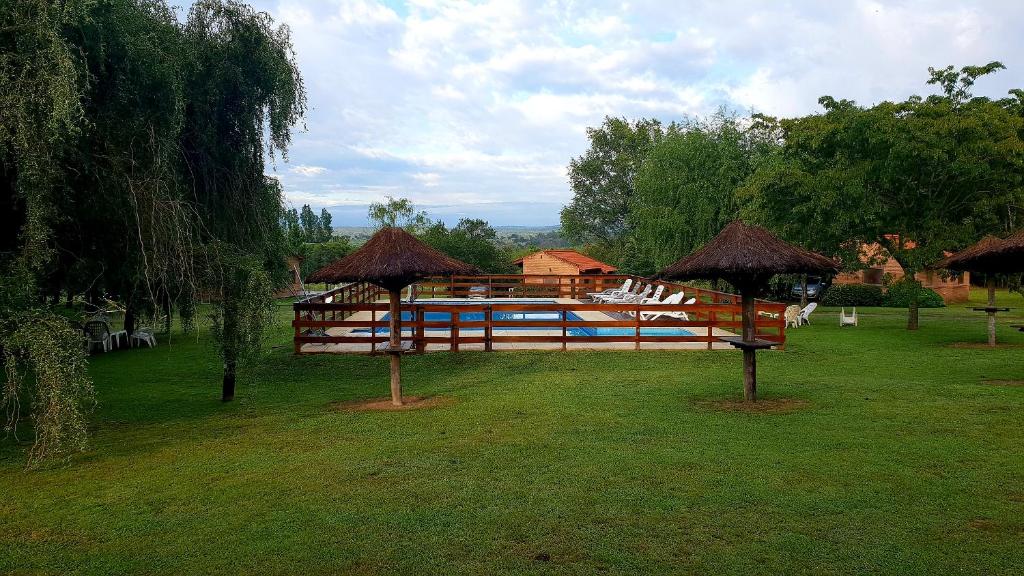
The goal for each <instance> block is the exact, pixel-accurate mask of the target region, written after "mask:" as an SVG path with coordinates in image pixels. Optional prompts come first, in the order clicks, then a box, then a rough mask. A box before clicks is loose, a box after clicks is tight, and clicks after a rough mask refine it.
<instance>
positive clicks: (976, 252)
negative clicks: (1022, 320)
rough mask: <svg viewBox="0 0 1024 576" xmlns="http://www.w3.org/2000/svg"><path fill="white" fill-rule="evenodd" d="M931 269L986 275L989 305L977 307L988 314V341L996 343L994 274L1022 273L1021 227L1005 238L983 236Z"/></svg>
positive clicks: (1023, 236) (1023, 232) (1023, 237)
mask: <svg viewBox="0 0 1024 576" xmlns="http://www.w3.org/2000/svg"><path fill="white" fill-rule="evenodd" d="M933 268H945V269H949V270H961V271H968V272H981V273H984V274H985V275H986V276H987V278H986V281H985V285H986V287H987V288H988V306H986V307H985V308H979V309H978V310H984V311H985V313H987V314H988V344H989V346H995V345H996V312H999V311H1000V308H997V307H996V281H995V276H994V275H995V274H1015V273H1018V272H1024V230H1020V231H1018V232H1016V233H1015V234H1011V235H1010V237H1008V238H1006V239H1005V240H1000V239H999V238H996V237H995V236H985V237H984V238H982V239H981V240H980V241H978V243H976V244H974V245H973V246H969V247H967V248H964V249H963V250H961V251H959V252H957V253H956V254H953V255H952V256H949V257H948V258H945V259H943V260H940V261H939V262H937V263H936V264H935V265H934V266H933Z"/></svg>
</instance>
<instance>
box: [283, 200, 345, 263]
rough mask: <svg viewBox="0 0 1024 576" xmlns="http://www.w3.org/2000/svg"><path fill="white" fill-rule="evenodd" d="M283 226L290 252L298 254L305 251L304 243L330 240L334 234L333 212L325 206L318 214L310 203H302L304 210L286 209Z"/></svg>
mask: <svg viewBox="0 0 1024 576" xmlns="http://www.w3.org/2000/svg"><path fill="white" fill-rule="evenodd" d="M281 227H282V228H283V229H284V237H285V243H286V245H287V246H288V251H289V253H291V254H296V255H301V254H302V253H303V250H302V245H303V244H315V243H320V242H330V240H331V238H332V237H333V236H334V228H333V227H332V226H331V213H330V212H328V211H327V209H326V208H323V209H321V210H320V215H319V216H317V215H316V214H315V213H314V212H313V209H312V208H310V207H309V204H303V205H302V212H299V211H298V210H296V209H295V208H289V209H287V210H285V211H284V212H283V214H282V215H281Z"/></svg>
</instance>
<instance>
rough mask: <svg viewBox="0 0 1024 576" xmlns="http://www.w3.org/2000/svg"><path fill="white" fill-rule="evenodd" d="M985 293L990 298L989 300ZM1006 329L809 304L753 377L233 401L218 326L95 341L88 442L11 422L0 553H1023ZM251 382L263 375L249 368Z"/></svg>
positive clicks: (606, 559)
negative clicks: (757, 403)
mask: <svg viewBox="0 0 1024 576" xmlns="http://www.w3.org/2000/svg"><path fill="white" fill-rule="evenodd" d="M975 298H976V299H977V301H978V302H980V301H981V299H982V298H983V295H982V294H981V292H977V293H976V294H975ZM1001 302H1003V303H1004V304H1006V305H1009V306H1012V307H1014V308H1015V310H1014V311H1013V312H1012V313H1011V314H1004V315H1001V316H1000V327H999V339H1000V341H1001V342H1005V343H1008V344H1012V346H1008V347H1002V348H999V349H995V350H986V349H973V348H963V347H956V346H952V345H951V344H953V343H955V342H960V341H972V342H979V343H980V342H983V341H984V339H985V321H984V316H983V315H982V314H980V313H975V312H970V311H968V310H966V308H965V307H964V305H955V306H952V307H950V308H947V309H940V310H923V311H922V323H921V324H922V326H921V329H920V330H919V331H917V332H914V333H911V332H907V331H906V330H905V329H904V326H905V311H901V310H880V309H859V310H858V312H859V313H860V314H861V325H860V327H858V328H846V329H840V328H839V327H838V326H837V323H838V321H837V319H836V313H835V312H834V311H831V310H828V309H819V310H818V311H817V312H816V313H815V314H814V316H812V321H813V322H814V325H813V326H810V327H805V328H801V329H799V330H791V331H790V332H789V345H788V347H787V349H786V350H785V351H784V352H767V353H761V354H760V355H759V357H758V359H759V362H758V363H759V368H760V374H759V375H760V379H759V384H760V391H761V393H762V397H763V398H766V399H769V400H772V399H774V400H779V399H786V400H793V401H796V402H793V403H791V405H789V406H788V411H778V412H770V411H769V412H763V413H746V412H740V411H735V410H727V409H723V407H722V406H720V405H719V404H718V401H721V400H726V399H729V400H734V399H739V398H741V396H742V385H741V369H740V356H739V354H738V353H735V352H731V351H730V352H696V351H686V352H654V351H649V352H621V351H615V352H610V351H609V352H593V353H589V352H568V353H562V352H501V353H490V354H487V353H466V352H463V353H459V354H450V353H436V354H428V355H424V356H418V357H409V358H407V359H406V360H405V361H404V362H403V366H404V368H405V372H404V375H405V382H406V392H407V393H408V394H416V395H443V396H445V397H447V398H449V399H451V403H450V404H449V405H446V406H441V407H436V408H430V409H423V410H417V411H408V412H391V413H379V412H339V411H335V410H331V409H330V408H329V406H330V404H331V403H333V402H336V401H344V400H351V399H359V398H370V397H375V396H383V395H385V394H386V391H387V362H386V360H385V359H384V358H381V357H375V358H371V357H366V356H335V357H328V356H319V357H295V356H293V355H292V354H291V344H290V340H289V332H288V331H287V329H285V328H282V329H281V330H280V331H279V333H278V334H277V335H276V336H275V346H277V347H276V348H274V349H273V350H271V353H270V354H269V356H268V357H267V359H266V360H265V361H263V362H261V364H260V365H259V366H258V367H256V368H255V369H254V370H253V371H254V374H251V375H249V376H247V380H243V381H242V382H243V384H242V385H241V387H240V389H239V391H238V400H237V401H236V402H234V403H232V404H228V405H222V404H221V403H220V402H219V380H218V375H219V374H218V365H217V361H216V357H215V355H214V354H213V353H212V351H211V349H210V348H209V346H208V345H207V343H206V342H205V341H199V342H197V341H196V340H195V339H194V338H193V339H191V340H189V339H186V338H182V337H178V339H177V340H176V341H175V342H174V344H173V346H170V347H168V346H167V345H166V343H165V342H161V345H160V346H159V347H158V348H156V349H153V350H139V351H130V352H115V353H111V354H107V355H100V356H98V357H95V358H94V360H93V362H92V368H91V369H92V374H93V377H94V379H95V382H96V388H97V391H98V397H99V405H98V407H97V410H96V412H95V413H94V415H93V417H92V422H93V431H92V439H91V443H90V449H89V451H88V453H86V454H84V455H82V456H80V457H77V458H76V459H75V460H74V461H73V462H72V463H71V464H70V465H68V466H65V467H59V468H53V469H48V470H42V471H36V472H25V471H24V470H23V465H24V452H23V449H24V446H18V445H14V444H13V443H12V442H10V441H7V442H5V443H0V573H3V572H11V571H13V572H14V573H32V574H35V573H43V574H48V573H51V574H67V573H80V574H137V573H159V574H203V573H242V574H249V573H259V574H291V573H296V574H336V573H352V574H384V573H403V574H426V573H435V574H514V573H542V574H543V573H550V574H593V573H609V574H616V573H618V574H637V573H650V574H666V573H692V574H708V573H727V574H755V573H756V574H850V573H879V572H882V573H891V574H935V573H973V574H1020V573H1021V572H1022V567H1024V386H1020V385H1008V383H1006V382H1003V383H999V384H993V383H987V382H985V380H986V379H992V380H1002V381H1013V380H1016V381H1018V384H1019V381H1021V380H1024V334H1021V333H1018V332H1015V331H1012V330H1011V329H1010V328H1009V327H1008V326H1007V325H1008V324H1009V323H1011V322H1014V323H1020V322H1022V321H1024V315H1022V314H1021V312H1022V309H1024V298H1021V296H1019V295H1003V296H1001ZM244 382H249V383H248V384H244Z"/></svg>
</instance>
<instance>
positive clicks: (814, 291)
mask: <svg viewBox="0 0 1024 576" xmlns="http://www.w3.org/2000/svg"><path fill="white" fill-rule="evenodd" d="M827 287H828V286H827V284H826V283H825V281H824V280H822V279H821V278H820V277H818V276H808V277H807V299H808V300H815V299H817V298H818V296H820V295H821V293H822V292H824V291H825V288H827ZM803 293H804V288H803V285H802V284H801V283H800V282H796V283H794V284H793V289H792V290H790V295H791V296H793V298H800V297H801V296H803Z"/></svg>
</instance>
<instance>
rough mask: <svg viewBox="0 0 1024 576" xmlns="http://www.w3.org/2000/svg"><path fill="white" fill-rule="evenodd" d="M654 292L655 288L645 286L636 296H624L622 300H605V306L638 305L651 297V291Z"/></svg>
mask: <svg viewBox="0 0 1024 576" xmlns="http://www.w3.org/2000/svg"><path fill="white" fill-rule="evenodd" d="M652 290H654V286H652V285H650V284H648V285H647V286H644V289H643V290H641V291H639V292H637V293H635V294H623V295H622V296H621V297H620V298H605V299H604V303H605V304H637V303H639V302H640V301H642V300H643V299H644V298H647V297H648V296H650V295H651V291H652Z"/></svg>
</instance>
